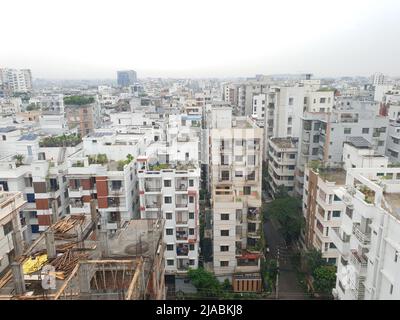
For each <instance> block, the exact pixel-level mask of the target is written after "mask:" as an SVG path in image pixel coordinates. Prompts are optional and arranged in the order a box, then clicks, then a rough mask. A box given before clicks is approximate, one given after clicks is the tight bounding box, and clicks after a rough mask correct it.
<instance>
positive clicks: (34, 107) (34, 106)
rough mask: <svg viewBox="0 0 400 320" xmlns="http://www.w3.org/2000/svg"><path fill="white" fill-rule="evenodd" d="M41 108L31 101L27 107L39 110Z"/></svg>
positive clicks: (28, 109) (27, 109) (29, 109)
mask: <svg viewBox="0 0 400 320" xmlns="http://www.w3.org/2000/svg"><path fill="white" fill-rule="evenodd" d="M39 109H40V107H39V106H37V105H36V104H34V103H31V104H29V105H28V106H27V107H26V111H32V110H39Z"/></svg>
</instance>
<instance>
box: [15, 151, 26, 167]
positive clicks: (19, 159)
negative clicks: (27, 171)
mask: <svg viewBox="0 0 400 320" xmlns="http://www.w3.org/2000/svg"><path fill="white" fill-rule="evenodd" d="M14 159H15V160H16V165H17V167H19V166H20V165H22V161H24V156H23V155H22V154H16V155H15V156H14Z"/></svg>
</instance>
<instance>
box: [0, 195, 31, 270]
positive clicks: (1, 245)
mask: <svg viewBox="0 0 400 320" xmlns="http://www.w3.org/2000/svg"><path fill="white" fill-rule="evenodd" d="M24 205H25V201H24V198H23V196H22V193H21V192H4V191H2V190H0V275H1V274H3V271H4V270H6V268H7V267H9V265H10V264H11V263H12V262H14V259H15V257H16V256H19V255H20V254H21V253H22V250H23V249H24V248H23V245H24V243H23V237H22V227H23V225H21V219H20V211H21V210H22V208H23V207H24Z"/></svg>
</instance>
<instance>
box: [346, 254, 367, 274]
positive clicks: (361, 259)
mask: <svg viewBox="0 0 400 320" xmlns="http://www.w3.org/2000/svg"><path fill="white" fill-rule="evenodd" d="M350 262H351V263H352V264H353V266H354V267H355V268H356V269H357V271H358V272H359V273H365V272H366V271H367V266H368V261H367V259H366V257H365V256H364V255H359V254H358V252H357V250H351V255H350Z"/></svg>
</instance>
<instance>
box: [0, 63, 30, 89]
mask: <svg viewBox="0 0 400 320" xmlns="http://www.w3.org/2000/svg"><path fill="white" fill-rule="evenodd" d="M0 86H2V87H3V88H4V90H5V91H8V92H10V93H14V92H29V91H32V74H31V70H30V69H9V68H0Z"/></svg>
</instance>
